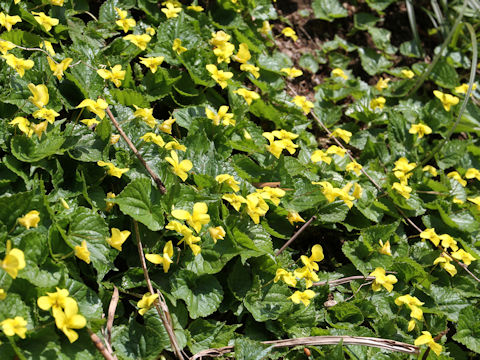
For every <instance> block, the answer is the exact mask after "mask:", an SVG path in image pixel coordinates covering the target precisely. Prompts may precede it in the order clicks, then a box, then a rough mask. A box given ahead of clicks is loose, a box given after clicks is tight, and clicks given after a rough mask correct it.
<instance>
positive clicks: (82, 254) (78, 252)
mask: <svg viewBox="0 0 480 360" xmlns="http://www.w3.org/2000/svg"><path fill="white" fill-rule="evenodd" d="M75 256H76V257H78V258H79V259H80V260H83V261H85V262H86V263H87V264H90V251H88V248H87V242H86V241H85V240H83V241H82V246H78V245H77V246H75Z"/></svg>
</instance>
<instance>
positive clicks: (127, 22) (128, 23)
mask: <svg viewBox="0 0 480 360" xmlns="http://www.w3.org/2000/svg"><path fill="white" fill-rule="evenodd" d="M115 24H117V25H118V26H120V27H121V28H122V29H123V32H124V33H127V32H128V30H130V28H131V27H134V26H135V25H137V22H136V21H135V19H131V18H128V19H127V18H124V19H119V20H117V21H115Z"/></svg>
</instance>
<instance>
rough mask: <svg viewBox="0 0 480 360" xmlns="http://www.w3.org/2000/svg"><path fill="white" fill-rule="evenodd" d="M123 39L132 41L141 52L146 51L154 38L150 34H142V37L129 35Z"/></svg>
mask: <svg viewBox="0 0 480 360" xmlns="http://www.w3.org/2000/svg"><path fill="white" fill-rule="evenodd" d="M123 39H124V40H127V41H130V42H131V43H132V44H133V45H135V46H136V47H138V48H139V49H140V50H145V49H146V48H147V45H148V43H149V42H150V40H152V37H151V36H150V35H148V34H142V35H133V34H128V35H127V36H124V37H123Z"/></svg>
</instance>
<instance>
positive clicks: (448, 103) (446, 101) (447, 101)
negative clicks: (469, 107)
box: [433, 90, 460, 111]
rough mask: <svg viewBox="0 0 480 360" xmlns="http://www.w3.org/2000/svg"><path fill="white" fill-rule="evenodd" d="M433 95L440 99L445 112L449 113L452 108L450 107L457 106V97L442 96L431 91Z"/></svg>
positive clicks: (439, 92)
mask: <svg viewBox="0 0 480 360" xmlns="http://www.w3.org/2000/svg"><path fill="white" fill-rule="evenodd" d="M433 95H435V97H437V98H439V99H440V101H441V102H442V105H443V108H444V109H445V111H450V108H451V107H452V105H457V104H458V102H459V101H460V99H459V98H458V97H456V96H453V95H450V94H444V93H443V92H441V91H438V90H433Z"/></svg>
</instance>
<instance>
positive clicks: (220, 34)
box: [210, 30, 231, 46]
mask: <svg viewBox="0 0 480 360" xmlns="http://www.w3.org/2000/svg"><path fill="white" fill-rule="evenodd" d="M230 38H231V36H230V35H228V34H227V33H226V32H225V31H222V30H220V31H217V32H214V33H212V38H211V39H210V44H212V45H213V46H220V45H223V44H225V43H226V42H228V41H229V40H230Z"/></svg>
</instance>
